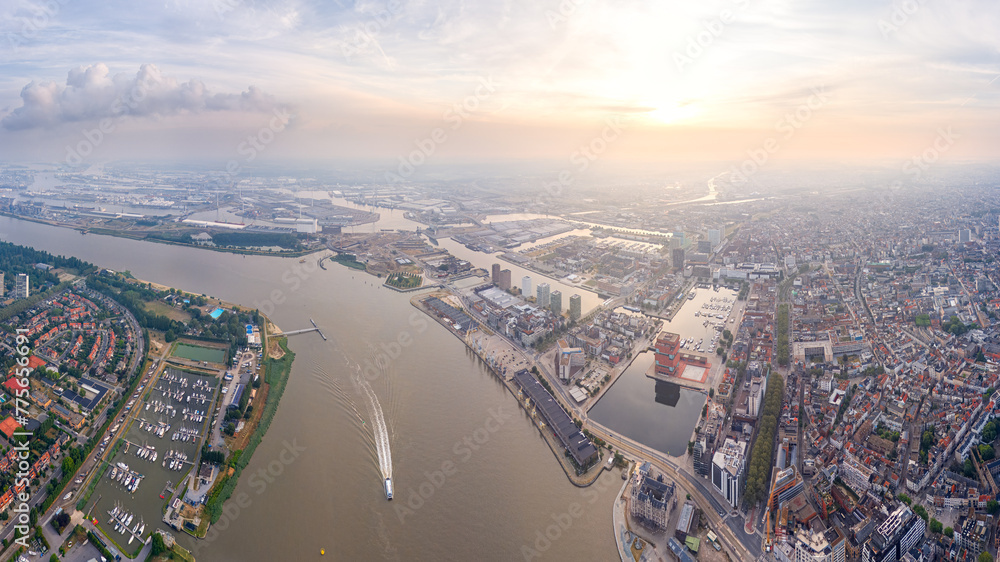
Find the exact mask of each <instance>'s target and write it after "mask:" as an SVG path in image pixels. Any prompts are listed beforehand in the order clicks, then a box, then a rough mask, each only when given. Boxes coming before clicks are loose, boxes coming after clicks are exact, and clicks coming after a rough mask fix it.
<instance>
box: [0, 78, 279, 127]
mask: <svg viewBox="0 0 1000 562" xmlns="http://www.w3.org/2000/svg"><path fill="white" fill-rule="evenodd" d="M21 100H22V105H21V107H17V108H15V109H14V110H13V111H11V112H10V113H8V114H7V115H5V116H4V117H3V119H2V120H0V124H2V125H3V127H4V128H5V129H8V130H23V129H33V128H38V127H51V126H55V125H59V124H62V123H71V122H76V121H90V120H97V119H103V118H107V117H111V118H121V117H161V116H170V115H177V114H181V113H200V112H204V111H251V112H252V111H259V112H266V111H271V110H272V109H274V108H276V107H279V105H280V104H279V103H278V102H277V101H276V100H275V99H274V97H273V96H270V95H268V94H265V93H264V92H262V91H260V90H259V89H258V88H256V87H255V86H250V87H249V88H247V90H246V91H244V92H241V93H238V94H231V93H213V92H211V91H210V90H209V89H208V87H207V86H205V84H204V83H202V82H201V81H199V80H188V81H187V82H179V81H177V79H175V78H172V77H170V76H165V75H164V74H162V73H161V72H160V70H159V69H158V68H157V67H156V65H154V64H144V65H142V66H141V67H140V68H139V71H138V72H136V73H135V74H134V75H129V74H127V73H118V74H115V75H112V74H111V72H110V70H109V69H108V67H107V66H106V65H104V64H102V63H98V64H95V65H91V66H80V67H77V68H74V69H73V70H70V71H69V75H68V76H67V77H66V83H65V84H59V83H56V82H52V81H45V82H38V81H34V80H32V81H31V82H30V83H29V84H28V85H26V86H25V87H24V88H23V89H22V90H21Z"/></svg>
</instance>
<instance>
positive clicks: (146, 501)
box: [84, 366, 218, 552]
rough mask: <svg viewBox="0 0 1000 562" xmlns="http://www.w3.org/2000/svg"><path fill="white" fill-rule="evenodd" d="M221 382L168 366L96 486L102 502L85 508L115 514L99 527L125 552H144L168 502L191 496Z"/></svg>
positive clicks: (98, 524) (101, 522)
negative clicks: (192, 478) (194, 469)
mask: <svg viewBox="0 0 1000 562" xmlns="http://www.w3.org/2000/svg"><path fill="white" fill-rule="evenodd" d="M213 381H215V382H213ZM217 384H218V379H216V378H214V377H208V376H204V375H199V374H195V373H192V372H187V371H183V370H180V369H177V368H174V367H171V366H167V367H166V368H165V370H164V371H163V372H162V373H161V375H160V377H159V378H158V379H157V380H156V382H155V383H153V384H152V385H151V387H150V388H149V389H148V394H147V395H145V396H143V397H142V398H143V402H144V403H143V402H139V403H138V404H137V405H136V407H135V408H134V413H135V417H134V418H131V419H130V420H129V423H130V425H129V426H128V429H127V431H126V432H125V434H124V436H123V437H122V438H121V440H120V442H119V444H118V448H117V452H116V453H115V455H114V457H113V458H111V459H109V461H110V462H109V465H108V467H107V469H106V470H105V473H104V476H103V478H102V479H101V482H100V483H98V485H97V488H96V490H95V494H94V497H96V498H97V499H96V500H93V501H92V502H89V504H88V505H87V506H86V508H85V509H84V511H85V512H86V513H90V514H96V513H107V514H108V515H109V516H110V518H109V519H107V520H105V521H100V520H98V523H97V526H98V528H99V529H100V530H101V531H102V532H103V533H104V534H105V535H106V536H107V537H108V539H110V540H111V541H113V542H114V543H115V544H116V545H118V546H119V547H121V548H122V549H123V552H131V551H132V550H133V549H136V548H139V547H140V546H141V545H142V544H143V542H144V541H145V538H146V536H147V535H148V532H151V531H152V530H153V529H154V528H156V526H157V525H156V524H151V523H153V522H155V523H159V522H160V520H161V519H162V517H163V508H164V506H165V504H166V503H167V502H169V501H170V500H171V499H173V498H174V497H175V496H177V494H180V497H182V498H183V496H184V494H186V493H187V483H188V476H189V475H191V474H192V470H191V469H192V467H193V466H194V461H195V459H196V458H197V455H198V451H199V449H200V446H201V445H200V444H201V440H202V438H203V436H204V434H205V432H206V430H207V426H208V419H209V417H208V412H210V411H211V407H212V404H213V400H214V397H215V395H216V394H217V393H216V392H215V391H214V390H213V386H214V385H217ZM202 404H203V405H202ZM178 475H179V476H178ZM175 482H180V483H181V484H180V485H175V484H174V483H175ZM91 518H93V519H97V517H95V516H93V515H91Z"/></svg>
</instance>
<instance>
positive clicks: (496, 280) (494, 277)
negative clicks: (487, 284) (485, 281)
mask: <svg viewBox="0 0 1000 562" xmlns="http://www.w3.org/2000/svg"><path fill="white" fill-rule="evenodd" d="M490 280H491V281H493V284H494V285H499V284H500V264H498V263H495V264H493V275H492V276H490Z"/></svg>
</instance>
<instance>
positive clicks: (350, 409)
mask: <svg viewBox="0 0 1000 562" xmlns="http://www.w3.org/2000/svg"><path fill="white" fill-rule="evenodd" d="M344 364H345V367H346V368H347V369H348V370H351V371H352V370H353V369H351V364H350V362H349V361H347V360H346V358H345V362H344ZM313 377H314V378H315V379H316V382H318V383H319V386H320V387H322V388H323V390H325V391H326V393H325V394H327V395H328V396H330V397H332V398H333V400H334V402H336V403H337V405H338V406H340V407H341V411H342V412H343V413H344V414H345V415H346V416H347V419H348V427H350V428H351V430H353V431H354V432H356V435H357V436H358V437H359V438H360V440H361V443H363V446H364V448H365V449H366V450H367V452H368V455H369V458H370V459H371V462H372V464H373V465H375V466H378V446H377V445H376V443H375V438H374V436H373V435H372V433H371V432H370V431H368V427H367V425H368V422H367V420H366V419H365V417H364V416H363V415H361V412H360V411H358V405H357V401H356V400H355V399H354V398H352V396H351V394H352V393H351V392H349V391H348V390H345V389H344V388H343V386H342V385H341V382H340V380H338V379H337V378H336V377H334V376H333V374H332V373H330V372H328V371H326V369H325V368H324V367H323V366H321V365H318V364H315V365H313ZM352 382H353V381H352Z"/></svg>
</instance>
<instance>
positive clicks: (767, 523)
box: [764, 469, 778, 552]
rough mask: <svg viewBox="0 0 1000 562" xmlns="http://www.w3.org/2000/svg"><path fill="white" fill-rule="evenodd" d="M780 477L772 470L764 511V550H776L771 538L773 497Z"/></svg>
mask: <svg viewBox="0 0 1000 562" xmlns="http://www.w3.org/2000/svg"><path fill="white" fill-rule="evenodd" d="M777 480H778V479H777V478H776V477H775V472H774V470H773V469H772V471H771V489H770V490H768V492H767V511H765V512H764V552H771V551H772V550H774V539H772V538H771V498H772V497H774V484H775V482H776V481H777Z"/></svg>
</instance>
